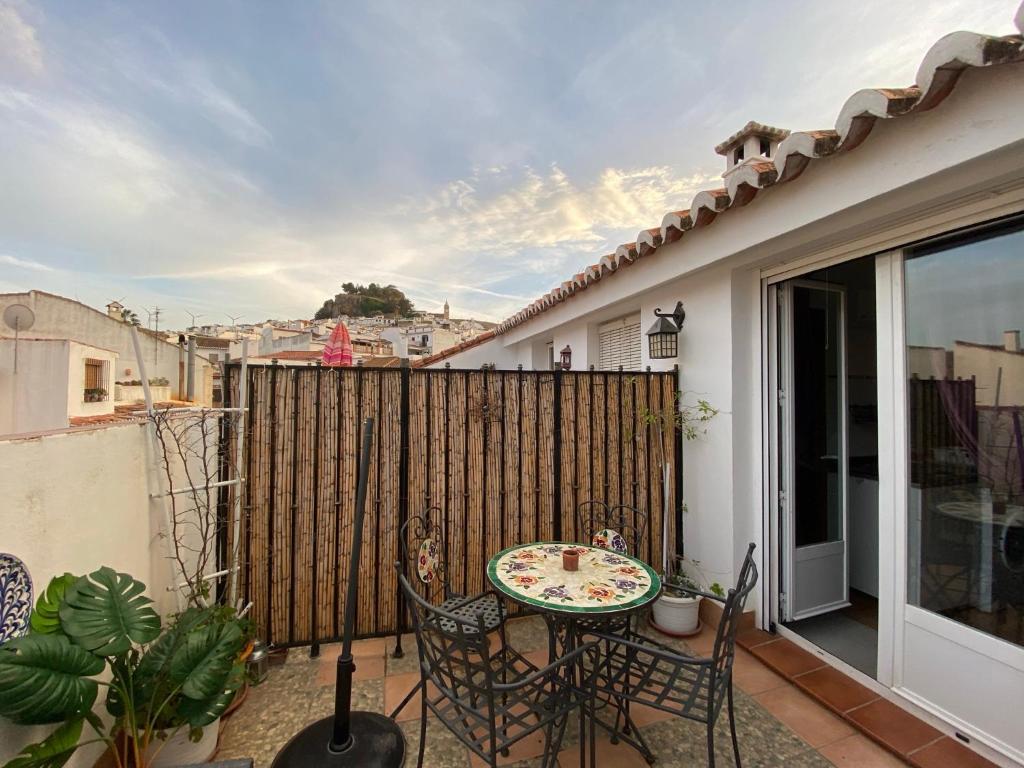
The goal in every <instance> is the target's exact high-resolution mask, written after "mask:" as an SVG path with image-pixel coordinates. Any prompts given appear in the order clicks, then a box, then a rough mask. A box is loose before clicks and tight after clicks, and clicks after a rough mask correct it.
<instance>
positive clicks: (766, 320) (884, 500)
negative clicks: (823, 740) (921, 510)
mask: <svg viewBox="0 0 1024 768" xmlns="http://www.w3.org/2000/svg"><path fill="white" fill-rule="evenodd" d="M894 254H896V255H898V254H899V252H898V251H896V252H893V251H889V252H886V253H882V254H879V255H876V256H874V259H875V278H876V280H875V284H876V287H875V291H876V293H875V295H876V299H875V301H876V310H875V312H876V336H877V342H876V343H877V344H878V347H877V352H876V354H877V356H878V400H879V406H878V407H879V412H878V421H879V424H878V444H879V468H878V471H879V498H878V531H879V551H878V554H879V557H878V577H879V579H878V585H879V598H878V654H877V682H878V683H880V684H882V685H884V686H886V687H891V686H893V685H894V679H893V665H894V659H895V651H896V649H895V647H894V642H895V637H894V635H895V633H896V627H897V618H899V621H900V622H902V611H899V616H898V617H897V606H900V605H902V604H901V603H898V602H896V597H897V595H896V594H895V591H894V587H895V586H897V585H901V586H904V581H903V580H901V579H899V578H898V577H897V574H899V573H905V572H906V571H905V564H906V563H905V559H904V560H902V561H900V562H897V561H896V558H897V556H898V555H904V557H905V550H906V547H905V544H904V545H903V546H900V545H899V542H904V543H905V541H906V536H905V530H906V529H905V528H904V535H903V536H902V537H900V536H899V534H898V531H897V529H896V525H897V522H896V521H895V520H894V495H895V489H896V488H898V487H903V488H906V487H907V486H906V485H905V482H906V467H905V466H903V474H904V476H903V478H896V477H894V476H893V469H894V467H896V466H897V464H898V462H895V461H894V459H895V458H896V457H897V456H905V455H906V454H905V451H904V445H903V444H897V443H896V440H897V439H898V438H899V439H903V440H905V438H906V434H905V432H906V430H905V429H900V430H898V429H897V428H896V423H895V419H894V418H885V417H884V416H883V411H884V410H885V409H887V412H888V413H890V414H891V413H892V410H893V408H894V407H895V405H896V404H895V395H894V393H895V392H896V390H895V388H894V383H895V381H896V379H895V378H893V377H894V376H895V375H896V371H895V370H893V366H892V362H891V361H892V359H893V356H894V355H895V353H896V351H897V350H899V351H900V354H902V325H900V324H899V323H896V324H894V323H893V317H894V314H893V311H894V307H893V304H892V303H893V301H894V298H893V294H894V292H898V293H899V294H900V298H901V299H902V276H900V282H899V284H898V285H899V286H900V287H899V288H898V289H897V284H896V283H895V282H889V281H890V274H891V276H892V277H891V279H892V280H893V281H895V280H896V275H895V273H896V271H897V269H896V267H894V266H893V265H892V260H893V257H894ZM865 257H868V258H870V257H871V254H863V253H854V254H843V255H839V256H831V257H826V258H822V259H820V260H817V261H814V262H807V261H804V262H802V263H801V264H800V265H799V267H795V268H793V269H790V270H775V271H774V272H773V273H772V274H769V275H765V274H762V278H761V286H762V289H761V290H762V293H761V295H762V304H761V307H762V312H761V328H762V345H763V354H762V412H763V414H764V415H765V419H764V423H765V425H766V426H767V428H768V429H767V430H766V432H767V434H766V435H765V436H764V440H763V445H764V448H765V455H764V467H765V480H764V483H763V489H764V494H765V496H764V505H763V510H764V513H763V514H764V515H765V516H767V518H768V519H767V521H765V526H764V528H765V541H766V543H767V546H765V548H764V552H763V553H762V555H763V558H764V567H763V569H762V572H763V573H764V574H765V578H764V580H763V582H762V588H761V605H764V606H767V608H768V610H766V611H764V612H763V613H762V617H761V627H762V629H779V630H780V631H782V632H783V633H785V634H789V633H788V631H786V630H785V628H784V627H781V623H782V622H781V614H780V610H779V600H778V595H779V590H780V587H781V585H782V584H783V583H784V580H783V573H782V565H783V564H782V563H781V562H780V551H781V550H780V542H781V537H782V532H781V520H780V511H781V509H782V507H781V502H780V499H779V488H778V481H777V478H778V469H779V445H778V436H779V435H780V434H781V433H780V431H779V423H778V407H777V404H776V403H775V402H773V396H774V392H775V385H774V381H775V380H776V377H778V375H779V369H778V362H779V361H778V359H777V353H776V352H775V350H773V349H772V348H771V347H772V344H771V340H772V339H773V338H775V336H776V334H777V333H778V332H779V329H778V328H777V324H778V318H777V317H776V316H775V307H776V305H777V301H776V291H778V284H779V283H781V282H784V281H786V280H790V279H792V278H794V277H800V276H801V275H806V274H808V273H811V272H816V271H818V270H820V269H823V268H825V267H828V266H833V265H836V264H842V263H844V262H847V261H853V260H855V259H858V258H865ZM901 308H902V304H901V305H900V307H899V308H898V309H901ZM898 316H899V317H902V315H898ZM897 330H898V331H899V333H900V338H899V341H900V344H899V345H895V341H896V338H895V334H896V332H897ZM883 339H884V340H885V343H883ZM844 343H845V342H844ZM884 355H888V357H887V358H886V357H885V356H884ZM883 360H885V362H884V364H883ZM899 370H900V373H902V371H903V370H904V367H901V368H900V369H899ZM883 403H884V406H883ZM901 407H902V404H901ZM896 433H902V434H899V435H897V434H896ZM883 445H885V446H886V448H887V450H886V451H885V453H886V454H888V458H889V461H885V457H883V454H882V448H883ZM900 483H904V484H903V485H902V486H901V485H900ZM845 523H846V521H845V520H844V524H845ZM846 535H848V534H847V532H846V531H845V529H844V537H845V536H846ZM900 568H904V570H902V571H901V570H899V569H900ZM904 592H905V590H904ZM902 597H903V595H899V598H900V599H902ZM844 666H845V665H844ZM850 669H852V668H850ZM855 676H862V677H863V678H864V680H865V682H867V681H868V680H871V678H869V677H868V676H867V675H862V673H856V675H855ZM871 682H874V681H873V680H872V681H871Z"/></svg>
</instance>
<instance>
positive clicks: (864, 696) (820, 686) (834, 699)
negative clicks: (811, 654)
mask: <svg viewBox="0 0 1024 768" xmlns="http://www.w3.org/2000/svg"><path fill="white" fill-rule="evenodd" d="M793 684H794V685H795V686H797V687H798V688H800V689H801V690H803V691H804V693H808V694H810V695H811V696H813V697H814V698H815V699H817V700H818V701H820V702H822V703H823V704H825V705H827V706H830V707H832V708H833V709H836V710H838V711H839V712H846V711H848V710H851V709H853V708H854V707H859V706H862V705H864V704H867V703H868V702H869V701H874V700H875V699H877V698H878V694H877V693H875V692H874V691H872V690H871V689H870V688H866V687H864V686H863V685H861V684H860V683H858V682H855V681H854V680H851V679H850V678H849V677H847V676H846V675H844V674H843V673H842V672H840V671H839V670H838V669H836V668H835V667H822V668H821V669H816V670H814V671H813V672H807V673H806V674H803V675H798V676H797V677H795V678H793Z"/></svg>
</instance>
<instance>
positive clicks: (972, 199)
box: [419, 7, 1024, 762]
mask: <svg viewBox="0 0 1024 768" xmlns="http://www.w3.org/2000/svg"><path fill="white" fill-rule="evenodd" d="M1015 23H1016V26H1017V28H1018V30H1024V7H1022V8H1021V9H1020V10H1019V11H1018V12H1017V16H1016V22H1015ZM779 87H780V88H785V87H786V84H785V83H780V84H779ZM727 128H728V126H727ZM716 149H717V151H718V152H719V153H721V154H723V155H724V156H725V161H726V162H725V166H726V167H725V169H724V170H725V173H724V174H723V177H724V178H723V183H722V185H721V187H720V188H719V189H714V190H708V191H704V192H701V193H700V194H698V195H697V196H696V198H695V199H693V200H692V201H689V205H687V204H686V201H680V206H679V208H680V209H679V210H677V211H670V212H667V213H666V214H665V216H664V218H663V219H662V221H661V222H660V223H659V222H637V225H638V227H639V226H641V225H643V226H644V227H645V228H644V229H641V230H640V232H639V234H638V235H637V237H636V240H635V242H630V243H626V244H624V245H621V246H619V247H618V248H617V249H616V251H615V252H614V253H610V254H608V255H606V256H604V257H602V258H600V259H597V260H595V263H594V264H593V265H591V266H589V267H587V268H586V269H583V270H581V271H580V272H579V273H578V274H575V275H570V276H568V278H567V279H566V281H565V282H563V283H562V284H561V285H559V286H558V287H557V288H555V289H554V290H552V291H551V292H550V293H548V294H547V295H545V296H543V297H542V298H540V299H538V300H537V301H536V302H534V303H533V304H531V305H530V306H529V307H527V308H525V309H523V310H522V311H521V312H519V313H517V314H515V315H514V316H512V317H511V318H509V319H508V320H506V321H505V322H503V323H502V324H500V325H499V326H498V328H497V329H495V330H494V331H489V332H487V333H485V334H483V335H481V336H479V337H477V338H476V339H474V340H472V341H470V342H463V343H462V344H460V345H458V346H456V347H453V348H452V349H449V350H447V351H445V352H443V353H440V354H437V355H433V356H431V357H428V358H426V359H425V360H423V361H420V362H419V364H421V365H428V366H444V365H451V366H453V367H457V368H477V367H479V366H481V365H484V364H493V365H495V366H496V367H498V368H515V367H516V366H520V365H521V366H523V367H524V368H526V369H538V370H540V369H550V368H552V367H553V366H554V365H558V364H560V362H561V352H562V351H563V350H565V349H566V348H568V349H569V350H570V353H571V354H570V358H571V362H570V365H571V368H572V369H573V370H585V369H587V368H589V367H590V366H594V367H595V368H597V369H599V370H600V369H608V368H612V369H617V368H618V367H619V366H622V367H623V368H624V369H630V370H636V369H643V368H644V367H646V366H648V365H649V366H651V367H652V368H653V369H666V368H668V369H671V367H672V366H673V365H678V367H679V388H680V390H681V392H682V393H683V397H684V398H685V399H686V400H688V401H690V402H692V401H693V399H694V398H696V397H702V398H706V399H708V400H709V401H710V402H711V403H712V405H714V406H715V407H717V408H719V409H721V414H720V415H719V416H718V417H717V418H716V419H715V420H714V421H713V422H712V423H711V428H710V430H709V433H708V435H707V436H706V437H705V438H702V439H699V440H696V441H694V442H690V443H687V444H686V446H685V449H684V478H683V486H684V495H685V501H686V504H687V505H688V510H689V511H688V512H687V513H686V514H685V515H684V518H683V519H684V531H685V546H686V554H687V555H688V556H689V557H692V558H696V559H698V560H700V561H701V562H702V564H703V566H704V570H705V572H706V574H707V576H708V578H709V580H717V581H720V582H722V583H723V584H724V583H731V582H733V581H734V577H735V574H736V571H737V569H738V568H739V565H740V562H741V558H742V556H743V554H744V551H745V548H746V545H747V543H748V542H751V541H753V542H756V544H757V554H758V557H759V570H760V573H761V575H762V578H761V580H760V582H759V599H758V600H757V601H756V622H757V625H758V626H759V627H761V628H762V629H765V630H769V629H771V630H775V631H777V632H779V633H781V634H783V635H784V636H786V637H788V638H790V639H792V640H793V641H794V642H796V643H798V644H799V645H801V646H803V647H805V648H808V649H810V650H811V651H812V652H814V653H816V654H820V655H823V656H824V657H825V658H826V659H828V661H829V662H830V663H832V664H833V665H835V666H836V667H838V668H839V669H841V670H843V671H845V672H847V673H848V674H849V675H850V676H852V677H854V678H855V679H856V680H857V681H859V682H860V683H862V684H863V685H864V686H866V687H868V688H870V689H872V690H874V691H877V692H879V693H881V695H882V696H884V697H887V698H889V699H891V700H894V701H896V702H897V703H899V704H900V705H902V706H904V707H906V708H909V709H911V710H913V711H915V712H916V713H917V714H920V715H921V716H922V717H924V718H925V719H928V720H930V721H931V722H933V723H934V724H936V725H937V726H938V727H939V728H941V729H942V730H944V731H945V732H946V733H951V734H952V733H957V734H959V735H960V736H961V737H962V740H966V741H968V742H970V744H971V746H972V747H974V748H975V749H978V750H980V751H983V752H987V753H988V754H989V755H990V756H994V757H996V758H997V759H998V760H1000V761H1001V762H1005V761H1008V760H1015V761H1018V762H1022V761H1024V727H1022V723H1024V720H1022V715H1021V713H1022V712H1024V484H1022V483H1024V475H1022V470H1024V436H1022V431H1024V430H1022V424H1021V421H1022V418H1024V414H1022V413H1021V411H1022V409H1024V400H1022V399H1021V397H1022V396H1021V395H1020V394H1019V393H1020V392H1021V391H1022V387H1024V380H1022V379H1021V377H1022V376H1024V369H1022V368H1021V366H1020V365H1019V361H1020V360H1021V359H1024V358H1022V356H1021V355H1022V353H1021V351H1020V346H1019V333H1018V331H1019V330H1020V329H1021V328H1024V46H1022V38H1021V36H1020V35H1013V36H1009V37H990V36H986V35H980V34H974V33H970V32H957V33H954V34H952V35H948V36H947V37H944V38H943V39H941V40H939V41H938V42H937V43H936V44H935V45H934V46H933V47H932V48H931V49H930V50H929V51H928V52H927V54H926V55H925V57H924V59H923V60H922V63H921V65H920V69H919V71H918V73H917V78H916V84H915V85H912V86H910V87H904V88H894V89H873V90H863V91H860V92H858V93H855V94H853V95H852V96H850V98H849V99H848V100H847V101H846V103H845V106H844V107H843V109H842V111H841V112H840V114H839V115H838V117H837V118H836V119H835V121H834V124H833V125H832V126H831V127H828V128H825V129H822V130H814V131H792V132H790V131H787V130H782V129H778V128H772V127H769V126H764V125H760V124H757V123H750V124H748V125H747V126H745V127H744V128H743V129H742V130H741V131H739V132H738V133H736V134H734V135H733V136H731V137H730V138H729V139H727V140H726V141H724V142H723V143H722V144H720V145H719V146H718V147H717V148H716ZM680 301H681V302H682V303H683V305H684V307H685V311H686V320H685V323H684V325H683V328H682V331H681V333H680V335H679V337H678V341H679V349H678V355H677V356H676V357H674V358H672V359H651V356H650V353H649V348H648V343H647V339H646V338H645V335H644V334H645V332H646V331H647V329H648V328H649V327H650V326H651V325H652V324H653V323H654V321H655V316H654V311H655V309H656V308H661V309H662V310H664V311H671V309H672V308H673V307H674V306H675V305H676V303H677V302H680ZM1007 331H1009V333H1005V332H1007ZM1004 334H1005V335H1004ZM970 349H975V350H979V349H980V350H982V351H983V354H982V353H977V352H975V353H973V354H972V353H970ZM958 377H960V378H958Z"/></svg>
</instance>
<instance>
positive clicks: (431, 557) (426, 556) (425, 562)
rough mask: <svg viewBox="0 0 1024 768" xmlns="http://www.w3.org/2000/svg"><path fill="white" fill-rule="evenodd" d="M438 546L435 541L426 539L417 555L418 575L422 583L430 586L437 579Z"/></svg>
mask: <svg viewBox="0 0 1024 768" xmlns="http://www.w3.org/2000/svg"><path fill="white" fill-rule="evenodd" d="M437 564H438V559H437V544H436V543H435V542H434V540H433V539H424V540H423V543H422V544H420V551H419V552H418V553H416V573H417V574H419V577H420V581H422V582H423V583H424V584H430V583H431V582H433V581H434V579H435V578H436V577H437Z"/></svg>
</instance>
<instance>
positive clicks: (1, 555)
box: [0, 552, 32, 643]
mask: <svg viewBox="0 0 1024 768" xmlns="http://www.w3.org/2000/svg"><path fill="white" fill-rule="evenodd" d="M31 615H32V577H31V576H30V575H29V572H28V568H26V567H25V564H24V563H23V562H22V561H21V560H19V559H18V558H17V557H15V556H14V555H9V554H7V553H6V552H0V643H4V642H6V641H7V640H11V639H12V638H15V637H19V636H21V635H24V634H25V633H26V632H28V620H29V617H30V616H31Z"/></svg>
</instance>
